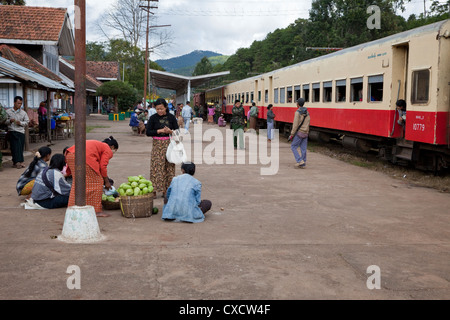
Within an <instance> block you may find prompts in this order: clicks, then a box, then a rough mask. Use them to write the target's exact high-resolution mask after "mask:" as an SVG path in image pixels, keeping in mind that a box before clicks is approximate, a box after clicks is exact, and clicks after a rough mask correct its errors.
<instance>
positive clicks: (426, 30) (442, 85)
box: [206, 20, 450, 170]
mask: <svg viewBox="0 0 450 320" xmlns="http://www.w3.org/2000/svg"><path fill="white" fill-rule="evenodd" d="M212 92H213V93H214V94H215V95H220V94H222V96H224V97H225V98H226V99H227V102H228V105H227V107H226V110H224V111H225V113H228V114H229V113H231V108H232V106H233V102H234V101H235V100H236V99H238V100H240V101H244V107H245V109H246V111H247V110H248V108H249V107H250V106H251V102H252V101H254V102H256V104H257V106H258V107H259V109H260V114H259V117H260V118H261V119H265V118H266V110H267V106H268V105H269V104H273V106H274V109H273V110H274V113H275V114H276V119H275V120H276V121H277V124H278V127H279V128H280V129H282V130H283V131H285V132H288V131H289V130H290V128H291V124H292V121H293V117H294V112H295V109H296V103H295V102H296V100H297V99H298V98H300V97H303V98H305V100H306V101H307V102H306V106H307V107H308V109H309V111H310V114H311V126H312V130H313V132H312V134H311V135H312V137H316V138H320V139H325V140H327V139H329V138H330V137H339V138H340V139H342V141H343V143H344V144H346V145H352V146H355V147H359V148H360V149H363V150H369V149H370V148H376V149H378V150H379V151H380V154H381V155H383V156H384V157H386V158H387V159H389V160H393V161H394V162H397V161H400V160H406V161H412V162H414V163H415V164H416V165H418V166H424V167H427V168H432V169H434V170H438V169H440V168H442V167H448V166H449V165H450V148H449V145H450V129H449V127H450V117H449V114H450V102H449V100H450V20H445V21H441V22H438V23H434V24H430V25H427V26H423V27H420V28H416V29H413V30H409V31H406V32H402V33H398V34H395V35H392V36H389V37H386V38H383V39H379V40H376V41H372V42H368V43H364V44H361V45H358V46H355V47H351V48H347V49H344V50H341V51H338V52H334V53H331V54H328V55H325V56H322V57H319V58H316V59H312V60H308V61H304V62H301V63H298V64H295V65H292V66H289V67H286V68H282V69H279V70H275V71H272V72H269V73H265V74H261V75H258V76H255V77H251V78H248V79H244V80H241V81H237V82H234V83H231V84H228V85H226V86H224V87H222V88H216V89H213V90H212ZM210 94H211V93H210ZM206 95H207V96H208V91H207V92H206ZM398 99H404V100H405V101H406V103H407V116H406V126H405V130H403V127H402V126H401V125H399V124H398V123H397V120H398V113H397V112H396V106H395V104H396V101H397V100H398Z"/></svg>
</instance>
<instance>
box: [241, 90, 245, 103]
mask: <svg viewBox="0 0 450 320" xmlns="http://www.w3.org/2000/svg"><path fill="white" fill-rule="evenodd" d="M244 99H245V94H244V93H243V92H242V100H241V101H242V103H244Z"/></svg>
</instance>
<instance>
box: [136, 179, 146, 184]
mask: <svg viewBox="0 0 450 320" xmlns="http://www.w3.org/2000/svg"><path fill="white" fill-rule="evenodd" d="M138 182H139V184H142V183H144V184H147V179H140V180H139V181H138Z"/></svg>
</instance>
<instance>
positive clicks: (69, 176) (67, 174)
mask: <svg viewBox="0 0 450 320" xmlns="http://www.w3.org/2000/svg"><path fill="white" fill-rule="evenodd" d="M67 149H69V147H65V148H64V150H63V155H64V156H66V155H67ZM68 168H69V165H68V164H67V162H66V164H65V165H64V168H63V169H62V171H61V172H62V174H63V176H64V178H66V181H67V182H68V183H70V184H72V180H73V177H72V173H71V172H70V170H67V169H68Z"/></svg>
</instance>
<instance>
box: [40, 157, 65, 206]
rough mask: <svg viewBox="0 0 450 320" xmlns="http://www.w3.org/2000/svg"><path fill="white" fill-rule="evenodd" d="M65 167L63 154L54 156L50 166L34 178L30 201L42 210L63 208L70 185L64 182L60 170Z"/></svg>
mask: <svg viewBox="0 0 450 320" xmlns="http://www.w3.org/2000/svg"><path fill="white" fill-rule="evenodd" d="M65 165H66V159H65V157H64V155H63V154H59V153H58V154H55V155H54V156H53V157H52V159H51V160H50V166H49V167H48V168H45V169H44V170H42V172H41V173H40V174H39V175H38V176H37V177H36V183H35V184H34V186H33V191H32V192H31V199H32V200H33V201H34V203H35V204H37V205H39V206H41V207H42V208H44V209H55V208H65V207H67V204H68V203H69V196H70V190H71V187H72V186H71V185H70V184H69V183H68V182H67V181H66V179H65V178H64V175H63V174H62V172H61V171H62V170H63V168H64V166H65Z"/></svg>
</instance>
